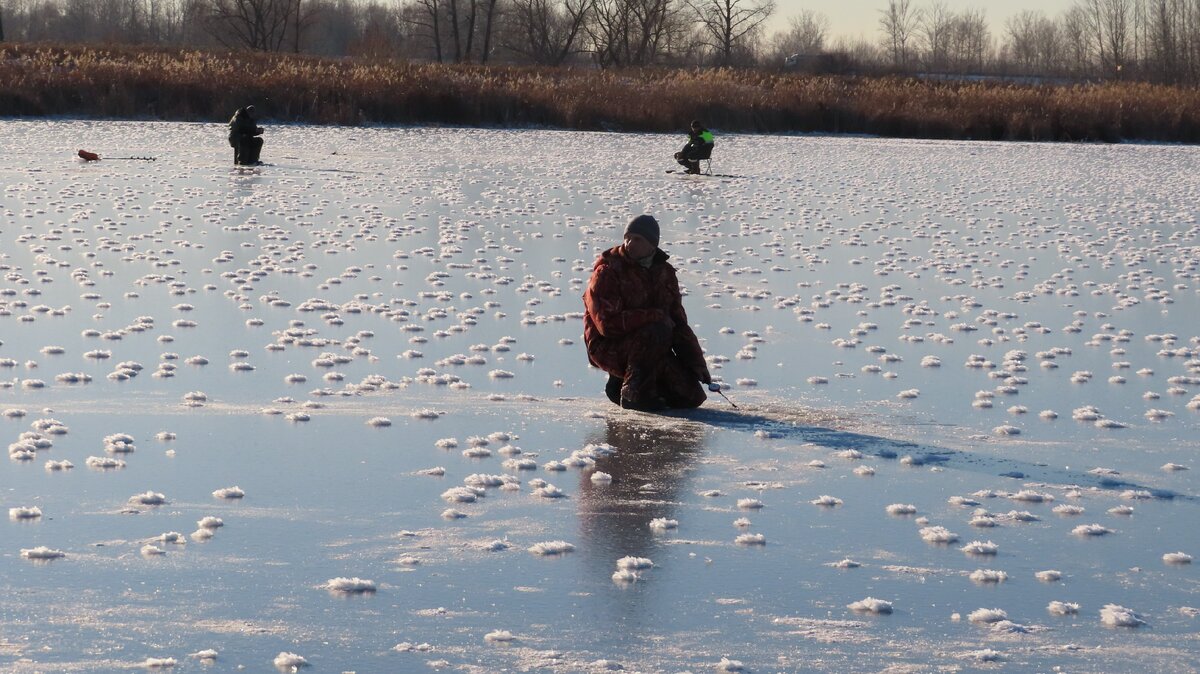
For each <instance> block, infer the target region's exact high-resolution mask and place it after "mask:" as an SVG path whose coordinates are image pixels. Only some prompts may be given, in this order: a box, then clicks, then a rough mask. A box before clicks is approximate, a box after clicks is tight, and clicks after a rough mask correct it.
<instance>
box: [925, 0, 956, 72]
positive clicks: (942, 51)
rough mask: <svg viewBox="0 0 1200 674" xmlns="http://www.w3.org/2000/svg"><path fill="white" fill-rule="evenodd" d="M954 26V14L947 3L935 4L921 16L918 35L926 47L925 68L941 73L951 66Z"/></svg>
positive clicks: (939, 2) (938, 2)
mask: <svg viewBox="0 0 1200 674" xmlns="http://www.w3.org/2000/svg"><path fill="white" fill-rule="evenodd" d="M953 24H954V13H953V12H951V11H950V9H949V7H948V6H947V5H946V3H944V2H941V1H940V0H939V1H937V2H933V3H932V4H930V5H929V8H928V9H926V10H925V11H924V12H923V13H922V14H921V20H920V21H919V22H918V24H917V35H918V37H919V38H920V42H921V44H922V46H924V47H925V67H926V68H929V69H930V70H932V71H934V72H940V71H943V70H945V69H946V67H947V66H948V65H949V50H950V31H951V29H952V28H953Z"/></svg>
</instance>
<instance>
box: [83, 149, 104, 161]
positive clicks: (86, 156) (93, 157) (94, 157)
mask: <svg viewBox="0 0 1200 674" xmlns="http://www.w3.org/2000/svg"><path fill="white" fill-rule="evenodd" d="M79 158H80V159H83V160H85V161H100V155H98V154H96V153H95V152H88V151H87V150H80V151H79Z"/></svg>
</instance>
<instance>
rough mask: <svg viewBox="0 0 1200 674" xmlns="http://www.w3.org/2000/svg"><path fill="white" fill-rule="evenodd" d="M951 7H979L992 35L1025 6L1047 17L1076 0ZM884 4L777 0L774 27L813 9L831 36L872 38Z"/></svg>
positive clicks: (970, 2) (1009, 0)
mask: <svg viewBox="0 0 1200 674" xmlns="http://www.w3.org/2000/svg"><path fill="white" fill-rule="evenodd" d="M945 1H946V5H947V6H948V7H949V8H950V9H952V10H962V9H969V8H973V7H978V8H982V9H983V10H985V11H986V12H987V17H988V24H989V25H990V26H991V28H992V36H993V37H996V36H998V35H999V34H1000V33H1001V32H1002V31H1003V26H1004V22H1005V21H1007V20H1008V17H1010V16H1012V15H1013V14H1016V13H1018V12H1021V11H1024V10H1027V9H1040V10H1042V11H1043V12H1045V13H1046V14H1047V15H1049V16H1057V15H1058V14H1059V13H1060V12H1062V11H1063V10H1065V9H1066V8H1068V7H1070V6H1071V5H1073V4H1074V3H1075V0H945ZM913 4H914V5H916V6H917V7H924V6H926V5H928V4H929V2H928V1H927V0H914V2H913ZM885 6H887V0H776V9H775V16H774V17H772V20H771V24H772V26H773V27H776V28H777V27H782V26H785V25H787V21H788V18H789V17H791V16H792V15H794V14H798V13H799V12H800V10H802V9H812V10H815V11H817V12H821V13H822V14H824V15H825V16H828V17H829V32H830V37H831V38H833V39H834V40H836V39H837V38H838V37H841V36H845V37H859V36H865V37H868V38H871V39H874V38H875V37H877V36H878V34H879V10H880V9H882V8H884V7H885Z"/></svg>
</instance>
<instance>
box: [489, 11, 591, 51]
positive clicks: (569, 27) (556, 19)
mask: <svg viewBox="0 0 1200 674" xmlns="http://www.w3.org/2000/svg"><path fill="white" fill-rule="evenodd" d="M593 5H594V0H562V2H561V3H556V2H555V1H554V0H512V5H511V7H510V9H509V15H508V17H509V18H508V24H509V27H510V32H509V37H508V39H506V40H504V46H505V47H506V48H507V49H510V50H512V51H513V52H515V53H517V54H521V55H522V56H524V57H525V58H527V59H529V60H530V61H533V62H534V63H537V64H539V65H552V66H556V65H560V64H561V63H563V62H564V61H565V60H566V59H567V58H568V57H569V56H570V55H571V54H572V53H574V52H575V51H577V49H578V46H577V45H578V43H579V41H580V37H581V35H582V33H583V28H584V24H585V22H586V21H587V20H588V17H589V15H590V13H591V11H592V6H593Z"/></svg>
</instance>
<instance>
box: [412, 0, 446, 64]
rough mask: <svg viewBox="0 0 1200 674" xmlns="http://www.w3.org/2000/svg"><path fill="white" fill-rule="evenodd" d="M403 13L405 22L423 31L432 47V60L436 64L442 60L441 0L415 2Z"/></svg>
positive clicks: (416, 0) (419, 0)
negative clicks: (434, 60) (433, 59)
mask: <svg viewBox="0 0 1200 674" xmlns="http://www.w3.org/2000/svg"><path fill="white" fill-rule="evenodd" d="M409 10H410V11H406V12H404V16H405V21H406V22H407V23H409V24H410V25H412V26H413V27H415V28H417V29H418V30H424V31H425V32H426V37H427V38H428V40H429V42H430V43H431V44H432V45H433V53H434V58H435V59H436V60H437V62H438V63H441V62H442V61H443V60H444V54H443V52H442V12H443V11H444V10H443V8H442V0H415V1H414V2H413V4H412V5H411V6H410V7H409Z"/></svg>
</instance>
